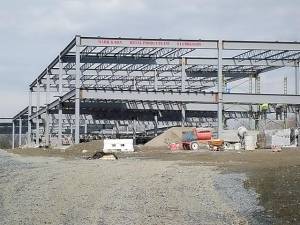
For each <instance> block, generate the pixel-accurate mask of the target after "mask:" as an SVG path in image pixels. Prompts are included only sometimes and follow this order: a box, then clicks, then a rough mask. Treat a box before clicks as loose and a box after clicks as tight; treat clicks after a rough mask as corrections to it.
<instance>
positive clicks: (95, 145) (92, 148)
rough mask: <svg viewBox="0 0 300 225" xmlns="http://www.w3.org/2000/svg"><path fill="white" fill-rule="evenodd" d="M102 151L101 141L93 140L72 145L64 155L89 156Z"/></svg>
mask: <svg viewBox="0 0 300 225" xmlns="http://www.w3.org/2000/svg"><path fill="white" fill-rule="evenodd" d="M83 150H85V151H84V153H83V152H82V151H83ZM102 150H103V140H95V141H90V142H84V143H80V144H76V145H72V146H70V147H69V148H67V149H66V150H65V154H71V155H82V156H85V155H86V156H87V155H88V156H91V155H93V154H95V153H96V152H99V151H102Z"/></svg>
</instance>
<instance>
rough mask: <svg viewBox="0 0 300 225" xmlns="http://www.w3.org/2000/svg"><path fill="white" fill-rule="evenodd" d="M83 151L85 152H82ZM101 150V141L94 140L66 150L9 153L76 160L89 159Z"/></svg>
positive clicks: (38, 149) (19, 150)
mask: <svg viewBox="0 0 300 225" xmlns="http://www.w3.org/2000/svg"><path fill="white" fill-rule="evenodd" d="M83 150H85V151H83ZM102 150H103V140H95V141H90V142H85V143H80V144H77V145H72V146H70V147H69V148H67V149H57V148H23V149H20V148H16V149H14V150H11V151H9V152H12V153H16V154H20V155H26V156H46V157H63V158H74V157H75V158H77V157H80V158H81V157H84V158H87V157H91V156H93V155H94V154H95V153H96V152H99V151H102Z"/></svg>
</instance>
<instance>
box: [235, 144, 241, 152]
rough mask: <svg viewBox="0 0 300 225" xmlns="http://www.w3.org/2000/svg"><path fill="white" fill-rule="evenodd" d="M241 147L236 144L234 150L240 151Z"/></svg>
mask: <svg viewBox="0 0 300 225" xmlns="http://www.w3.org/2000/svg"><path fill="white" fill-rule="evenodd" d="M241 147H242V145H241V143H235V144H234V150H236V151H240V150H241Z"/></svg>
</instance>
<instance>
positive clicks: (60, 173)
mask: <svg viewBox="0 0 300 225" xmlns="http://www.w3.org/2000/svg"><path fill="white" fill-rule="evenodd" d="M44 51H47V49H40V54H43V52H44ZM299 62H300V42H280V41H229V40H204V39H198V40H185V39H161V38H159V39H145V38H107V37H99V36H98V37H86V36H79V35H77V36H75V37H74V39H73V40H71V42H70V43H69V44H68V45H67V46H66V47H65V48H64V49H62V50H61V51H58V52H57V56H56V57H55V58H54V59H52V61H51V60H50V59H49V63H48V66H46V67H45V68H44V69H43V71H41V72H40V73H39V74H37V75H36V76H35V79H34V80H32V81H30V85H29V87H28V90H24V94H26V95H27V94H28V104H27V103H26V107H25V108H24V109H21V110H20V112H19V113H17V114H16V115H14V116H12V117H11V118H0V138H1V139H0V143H1V144H2V147H1V146H0V147H1V148H2V149H6V151H2V150H0V163H1V159H2V165H3V166H2V168H5V169H2V170H1V168H0V172H1V174H2V173H3V179H6V181H7V183H6V182H0V188H1V190H3V193H4V194H2V195H1V193H0V200H1V198H2V199H4V200H3V202H4V203H3V204H2V205H3V209H5V210H0V218H1V217H3V218H5V219H4V224H137V225H138V224H149V225H150V224H151V225H152V224H178V225H179V224H180V225H181V224H217V225H218V224H220V225H221V224H234V225H235V224H236V225H248V224H254V225H258V224H259V225H261V224H264V225H270V224H276V225H281V224H299V221H300V214H299V212H298V210H297V209H298V208H299V204H300V193H299V185H300V183H299V182H300V177H299V166H300V157H299V154H300V151H299V143H300V140H299V123H300V94H299V78H300V74H299V73H300V70H299ZM33 63H34V62H33ZM278 77H280V79H278ZM281 78H282V79H281ZM264 81H268V82H269V84H270V83H271V86H269V87H268V88H267V91H266V90H265V89H264V88H263V86H264V83H263V82H264ZM270 81H271V82H270ZM273 81H274V82H273ZM276 82H278V83H276ZM291 84H293V85H291ZM236 87H242V88H239V89H237V88H236ZM273 87H274V88H273ZM275 87H276V88H277V89H276V88H275ZM16 104H18V103H16ZM16 155H17V156H16ZM20 156H26V157H20ZM35 156H38V157H35ZM66 159H67V160H66ZM86 159H87V160H90V161H87V160H86ZM93 159H99V160H93ZM40 196H42V197H40ZM0 203H1V201H0ZM0 205H1V204H0ZM49 209H50V210H49ZM32 212H35V213H32ZM0 224H1V222H0Z"/></svg>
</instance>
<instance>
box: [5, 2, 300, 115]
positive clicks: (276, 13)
mask: <svg viewBox="0 0 300 225" xmlns="http://www.w3.org/2000/svg"><path fill="white" fill-rule="evenodd" d="M299 30H300V1H299V0H284V1H275V0H243V1H242V0H226V1H225V0H185V1H183V0H51V1H50V0H42V1H41V0H26V1H22V0H10V1H2V2H1V7H0V33H1V36H0V41H1V42H0V43H1V53H0V78H1V82H0V117H5V116H7V117H9V116H13V115H14V114H16V113H17V112H18V111H19V110H21V109H22V108H24V107H25V106H26V105H27V101H28V94H27V90H28V85H29V83H31V82H32V81H33V79H34V78H35V77H36V76H37V75H39V73H40V72H41V71H42V70H43V69H44V68H45V67H46V66H47V65H48V64H49V63H50V61H51V60H53V58H54V57H55V56H56V55H57V54H58V53H59V51H60V50H62V49H63V47H65V46H66V44H67V43H69V42H70V40H71V39H72V38H73V37H74V36H75V35H76V34H81V35H92V36H107V37H152V38H155V37H156V38H160V37H161V38H191V39H199V38H201V39H219V38H221V39H233V40H280V41H300V32H299ZM283 73H287V72H282V73H279V72H278V73H275V75H276V79H277V80H278V81H279V82H280V81H282V80H283V78H282V76H283ZM291 73H293V72H291ZM284 75H289V74H284ZM290 75H291V77H292V74H290ZM269 76H272V74H271V75H267V76H266V78H268V77H269ZM266 78H264V80H263V81H264V85H263V90H266V91H269V92H272V91H270V90H273V89H274V92H280V89H281V86H280V85H281V84H280V83H279V84H278V85H277V86H274V85H273V83H274V79H272V82H271V81H269V80H268V79H266ZM271 84H272V88H271V89H270V86H271ZM289 85H290V86H291V88H294V87H293V81H292V80H291V79H290V80H289ZM273 87H274V88H273Z"/></svg>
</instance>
